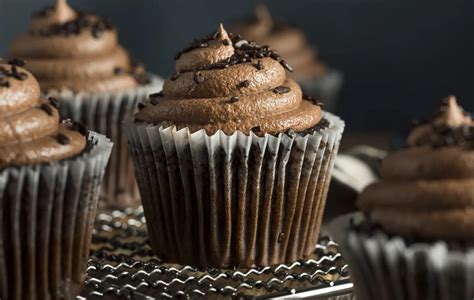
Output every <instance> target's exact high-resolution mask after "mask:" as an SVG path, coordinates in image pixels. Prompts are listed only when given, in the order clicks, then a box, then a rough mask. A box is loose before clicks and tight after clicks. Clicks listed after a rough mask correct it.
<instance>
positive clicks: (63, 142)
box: [56, 133, 71, 145]
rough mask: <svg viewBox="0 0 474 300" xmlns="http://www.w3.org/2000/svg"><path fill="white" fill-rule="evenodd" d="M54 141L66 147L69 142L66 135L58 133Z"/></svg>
mask: <svg viewBox="0 0 474 300" xmlns="http://www.w3.org/2000/svg"><path fill="white" fill-rule="evenodd" d="M56 141H58V143H60V144H61V145H68V144H69V143H70V142H71V141H70V140H69V138H68V137H67V135H65V134H62V133H58V134H57V135H56Z"/></svg>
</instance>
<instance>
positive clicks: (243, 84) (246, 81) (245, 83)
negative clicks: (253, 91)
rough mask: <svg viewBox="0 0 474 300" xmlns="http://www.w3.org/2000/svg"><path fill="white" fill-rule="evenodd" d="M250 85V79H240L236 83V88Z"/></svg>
mask: <svg viewBox="0 0 474 300" xmlns="http://www.w3.org/2000/svg"><path fill="white" fill-rule="evenodd" d="M249 86H250V81H248V80H244V81H241V82H239V84H238V85H237V88H239V89H240V88H248V87H249Z"/></svg>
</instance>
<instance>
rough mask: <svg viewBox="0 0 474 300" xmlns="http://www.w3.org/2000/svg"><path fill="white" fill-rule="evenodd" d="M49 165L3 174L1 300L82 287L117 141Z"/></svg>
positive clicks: (65, 294) (98, 139) (93, 138)
mask: <svg viewBox="0 0 474 300" xmlns="http://www.w3.org/2000/svg"><path fill="white" fill-rule="evenodd" d="M88 143H89V146H90V149H88V150H86V152H84V153H83V154H81V155H79V156H77V157H75V158H72V159H68V160H63V161H59V162H54V163H50V164H41V165H32V166H23V167H9V168H6V169H3V170H1V171H0V298H1V299H3V300H7V299H64V298H66V299H69V298H72V297H73V296H75V295H77V293H78V292H79V289H80V287H81V286H82V283H83V279H84V273H85V268H86V263H87V258H88V256H89V246H90V240H91V235H92V226H93V223H94V218H95V212H96V209H97V201H98V198H99V194H100V184H101V181H102V178H103V175H104V172H105V167H106V164H107V161H108V159H109V156H110V152H111V149H112V143H111V142H110V141H109V140H108V139H106V138H105V137H104V136H102V135H99V134H96V133H92V132H91V133H90V135H89V141H88Z"/></svg>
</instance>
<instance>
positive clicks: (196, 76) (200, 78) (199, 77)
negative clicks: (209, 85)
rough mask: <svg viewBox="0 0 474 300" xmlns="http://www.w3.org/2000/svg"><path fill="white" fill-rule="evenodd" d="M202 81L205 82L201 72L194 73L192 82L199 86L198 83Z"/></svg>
mask: <svg viewBox="0 0 474 300" xmlns="http://www.w3.org/2000/svg"><path fill="white" fill-rule="evenodd" d="M204 80H205V79H204V76H203V75H202V74H201V72H196V73H194V82H196V83H197V84H199V83H203V82H204Z"/></svg>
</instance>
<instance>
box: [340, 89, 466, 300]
mask: <svg viewBox="0 0 474 300" xmlns="http://www.w3.org/2000/svg"><path fill="white" fill-rule="evenodd" d="M407 144H408V147H407V148H406V149H403V150H400V151H397V152H395V153H393V154H390V155H388V156H387V157H386V159H385V160H384V164H383V176H384V179H383V180H382V181H381V182H379V183H375V184H372V185H370V186H369V187H368V188H367V189H365V190H364V191H363V193H362V194H361V195H360V199H359V206H360V208H361V210H362V211H363V212H365V214H366V218H365V220H362V221H355V222H354V221H353V224H352V226H350V229H349V231H348V232H346V233H344V234H338V233H337V232H336V235H339V242H340V243H341V244H342V246H343V247H342V251H343V256H344V257H345V259H346V260H347V261H348V263H349V266H350V270H351V273H352V279H353V281H354V283H355V285H356V293H357V298H358V299H359V298H360V299H472V298H473V297H474V122H473V121H472V119H471V117H470V116H469V115H468V114H467V113H465V112H464V111H463V110H462V109H461V108H460V107H459V106H458V105H457V103H456V100H455V98H454V97H449V98H447V99H446V100H445V101H444V102H443V105H442V106H441V109H440V111H439V113H438V114H437V115H436V116H435V117H433V118H432V119H431V120H429V121H427V122H423V123H421V124H420V125H418V126H417V127H415V128H414V129H413V131H412V132H411V134H410V135H409V137H408V140H407ZM340 222H343V220H341V221H339V223H340ZM335 225H336V224H335ZM374 227H375V228H379V229H375V228H374ZM336 231H337V230H336Z"/></svg>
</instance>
